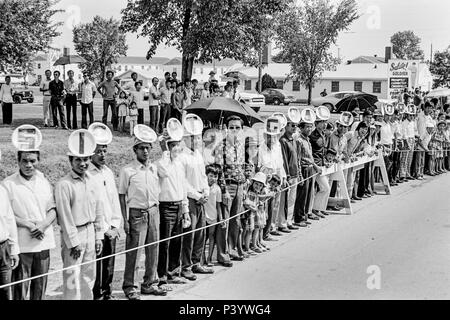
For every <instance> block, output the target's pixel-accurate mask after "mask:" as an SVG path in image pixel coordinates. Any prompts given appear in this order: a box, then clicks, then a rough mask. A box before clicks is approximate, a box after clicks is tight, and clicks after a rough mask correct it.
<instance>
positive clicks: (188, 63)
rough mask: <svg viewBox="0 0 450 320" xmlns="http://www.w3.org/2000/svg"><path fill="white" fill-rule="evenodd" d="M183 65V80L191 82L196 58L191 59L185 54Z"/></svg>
mask: <svg viewBox="0 0 450 320" xmlns="http://www.w3.org/2000/svg"><path fill="white" fill-rule="evenodd" d="M182 63H183V64H182V69H181V80H182V81H186V80H191V77H192V69H193V67H194V57H189V56H188V55H186V54H184V53H183V57H182Z"/></svg>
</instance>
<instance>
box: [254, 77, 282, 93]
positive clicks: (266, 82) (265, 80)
mask: <svg viewBox="0 0 450 320" xmlns="http://www.w3.org/2000/svg"><path fill="white" fill-rule="evenodd" d="M261 82H262V87H261V90H262V91H264V90H266V89H269V88H276V87H277V83H276V82H275V80H273V78H272V77H271V76H270V75H269V74H267V73H265V74H264V75H263V76H262V78H261ZM258 87H259V81H257V82H256V91H258Z"/></svg>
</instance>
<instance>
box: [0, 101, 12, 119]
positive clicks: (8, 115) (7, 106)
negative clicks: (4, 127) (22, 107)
mask: <svg viewBox="0 0 450 320" xmlns="http://www.w3.org/2000/svg"><path fill="white" fill-rule="evenodd" d="M12 106H13V104H12V103H5V102H3V103H2V117H3V124H11V123H12V117H13V111H12Z"/></svg>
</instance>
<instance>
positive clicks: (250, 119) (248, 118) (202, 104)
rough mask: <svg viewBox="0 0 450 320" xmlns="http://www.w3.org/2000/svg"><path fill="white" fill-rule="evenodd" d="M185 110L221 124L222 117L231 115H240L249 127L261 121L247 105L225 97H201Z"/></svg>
mask: <svg viewBox="0 0 450 320" xmlns="http://www.w3.org/2000/svg"><path fill="white" fill-rule="evenodd" d="M185 111H186V112H188V113H194V114H197V115H199V116H200V117H201V118H202V119H203V120H209V121H211V122H212V123H214V124H221V123H223V120H224V119H226V118H228V117H229V116H232V115H236V116H239V117H241V118H242V120H244V124H245V125H246V126H249V127H250V126H252V125H253V124H255V123H257V122H263V120H262V119H261V117H260V116H259V115H258V114H257V113H256V112H255V111H254V110H253V109H252V108H250V107H249V106H246V105H242V104H240V103H239V101H237V100H234V99H230V98H225V97H214V98H209V99H201V100H199V101H197V102H194V103H193V104H191V105H190V106H189V107H187V108H186V109H185Z"/></svg>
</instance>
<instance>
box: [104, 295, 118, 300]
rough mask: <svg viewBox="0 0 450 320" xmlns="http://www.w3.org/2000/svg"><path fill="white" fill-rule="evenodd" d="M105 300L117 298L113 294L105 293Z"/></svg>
mask: <svg viewBox="0 0 450 320" xmlns="http://www.w3.org/2000/svg"><path fill="white" fill-rule="evenodd" d="M103 300H117V298H116V297H114V296H113V295H112V294H105V295H103Z"/></svg>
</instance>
